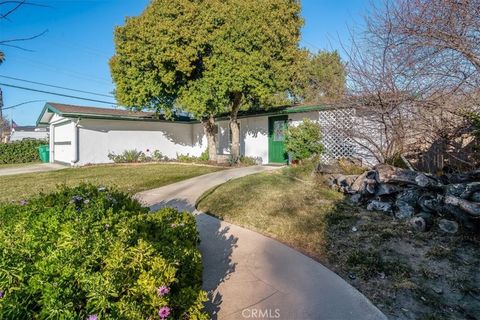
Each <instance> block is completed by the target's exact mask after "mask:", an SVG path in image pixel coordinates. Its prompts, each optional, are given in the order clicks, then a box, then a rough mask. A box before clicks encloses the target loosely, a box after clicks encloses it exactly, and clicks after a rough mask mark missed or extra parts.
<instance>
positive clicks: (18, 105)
mask: <svg viewBox="0 0 480 320" xmlns="http://www.w3.org/2000/svg"><path fill="white" fill-rule="evenodd" d="M42 101H45V100H32V101H27V102H22V103H19V104H16V105H13V106H10V107H6V108H3V109H2V110H8V109H13V108H16V107H20V106H23V105H24V104H27V103H34V102H42Z"/></svg>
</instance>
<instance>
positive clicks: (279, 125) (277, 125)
mask: <svg viewBox="0 0 480 320" xmlns="http://www.w3.org/2000/svg"><path fill="white" fill-rule="evenodd" d="M283 140H285V121H283V120H279V121H274V122H273V141H283Z"/></svg>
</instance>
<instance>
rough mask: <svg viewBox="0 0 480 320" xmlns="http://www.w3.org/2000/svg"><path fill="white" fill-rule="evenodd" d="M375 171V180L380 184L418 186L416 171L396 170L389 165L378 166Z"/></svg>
mask: <svg viewBox="0 0 480 320" xmlns="http://www.w3.org/2000/svg"><path fill="white" fill-rule="evenodd" d="M374 169H375V171H376V176H375V179H376V180H377V182H378V183H398V184H414V185H416V184H417V182H416V181H415V178H416V177H417V175H418V173H417V172H415V171H410V170H406V169H402V168H396V167H394V166H391V165H387V164H380V165H377V166H375V167H374Z"/></svg>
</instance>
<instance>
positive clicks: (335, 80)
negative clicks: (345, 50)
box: [297, 51, 346, 103]
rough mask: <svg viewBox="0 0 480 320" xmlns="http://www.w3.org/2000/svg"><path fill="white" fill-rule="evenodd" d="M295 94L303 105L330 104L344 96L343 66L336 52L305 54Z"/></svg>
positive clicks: (344, 74)
mask: <svg viewBox="0 0 480 320" xmlns="http://www.w3.org/2000/svg"><path fill="white" fill-rule="evenodd" d="M300 78H301V80H300V81H299V83H298V87H297V94H298V95H299V96H300V98H301V100H302V101H303V102H305V103H332V102H337V101H339V100H341V99H342V98H343V96H344V94H345V86H346V71H345V65H344V63H343V62H342V59H341V57H340V55H339V53H338V52H337V51H319V52H317V53H316V54H312V53H305V54H304V59H303V71H302V72H301V74H300Z"/></svg>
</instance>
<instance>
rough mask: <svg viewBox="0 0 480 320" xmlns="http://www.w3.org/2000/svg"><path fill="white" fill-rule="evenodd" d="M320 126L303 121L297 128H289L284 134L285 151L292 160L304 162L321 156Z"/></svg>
mask: <svg viewBox="0 0 480 320" xmlns="http://www.w3.org/2000/svg"><path fill="white" fill-rule="evenodd" d="M321 139H322V132H321V128H320V125H319V124H317V123H315V122H313V121H312V120H310V119H304V120H303V122H302V123H300V124H299V125H298V126H291V127H289V128H288V129H287V130H286V134H285V150H286V151H287V152H288V153H289V154H290V156H291V158H292V160H300V161H301V160H305V159H309V158H312V157H314V156H318V155H320V154H322V152H323V150H324V147H323V145H322V144H321V142H320V140H321Z"/></svg>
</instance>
